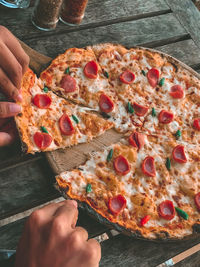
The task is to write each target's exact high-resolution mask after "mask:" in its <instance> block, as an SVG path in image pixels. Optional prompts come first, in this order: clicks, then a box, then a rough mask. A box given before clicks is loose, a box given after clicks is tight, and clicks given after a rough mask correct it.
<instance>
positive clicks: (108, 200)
mask: <svg viewBox="0 0 200 267" xmlns="http://www.w3.org/2000/svg"><path fill="white" fill-rule="evenodd" d="M22 88H23V94H24V95H23V96H24V99H25V101H24V102H23V106H22V108H23V109H22V114H21V115H19V116H17V118H16V120H17V125H18V128H19V130H20V134H21V136H22V140H23V142H24V143H25V144H26V146H27V147H28V152H31V153H34V152H36V151H41V150H43V151H48V150H54V149H57V148H64V147H68V146H71V145H75V144H78V143H81V142H88V141H90V140H91V139H92V138H93V137H96V136H98V135H100V134H102V133H104V132H105V131H106V130H108V129H110V128H111V127H113V128H114V129H115V130H116V131H117V132H120V133H122V134H123V135H124V137H123V138H122V139H121V141H120V142H118V143H114V144H112V145H111V146H109V147H103V149H102V151H97V152H94V153H92V154H90V155H89V158H88V160H87V161H86V162H85V164H83V165H81V166H79V167H77V168H76V169H73V170H66V171H65V172H63V173H61V174H59V175H58V176H57V177H56V181H57V188H58V189H59V190H60V191H61V192H62V194H63V195H64V196H65V197H66V198H71V199H76V200H78V201H79V203H80V205H81V206H82V207H85V208H86V209H87V210H88V211H89V212H90V213H91V214H93V215H95V216H96V217H97V218H98V219H99V220H100V221H102V222H104V223H106V224H108V225H112V226H114V227H115V228H116V229H117V230H119V231H122V232H126V233H128V234H130V235H133V236H137V237H140V238H141V237H143V238H146V239H181V238H183V237H186V236H190V235H191V234H192V233H195V232H200V182H199V178H200V80H199V76H198V74H196V73H195V72H194V71H193V70H192V69H190V68H189V67H187V66H186V65H184V64H183V63H181V62H179V61H177V60H175V59H174V58H172V57H170V56H168V55H165V54H163V53H160V52H158V51H155V50H152V49H146V48H141V47H135V48H131V49H127V48H125V47H123V46H121V45H117V44H100V45H94V46H89V47H86V48H70V49H68V50H66V51H65V53H63V54H61V55H59V56H58V57H57V58H55V59H54V60H53V61H52V62H51V64H50V65H49V67H48V68H47V69H45V70H44V71H43V72H42V73H41V75H40V78H36V76H35V75H34V74H33V73H32V72H31V71H30V70H29V72H28V73H27V77H25V78H24V85H23V86H22ZM38 95H39V96H38ZM41 95H42V96H41ZM49 99H51V100H49ZM40 105H41V106H43V105H44V106H45V107H42V108H41V106H40ZM77 121H78V123H77ZM94 126H95V127H94ZM65 132H67V133H68V134H65ZM69 133H70V134H69ZM35 135H36V137H35ZM47 135H48V137H47ZM38 140H39V141H38ZM49 140H50V141H51V142H50V141H49ZM46 143H47V144H48V147H45V144H46ZM38 144H39V145H38Z"/></svg>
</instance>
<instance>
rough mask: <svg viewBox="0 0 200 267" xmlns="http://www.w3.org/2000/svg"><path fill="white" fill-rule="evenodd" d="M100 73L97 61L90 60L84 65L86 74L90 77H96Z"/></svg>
mask: <svg viewBox="0 0 200 267" xmlns="http://www.w3.org/2000/svg"><path fill="white" fill-rule="evenodd" d="M97 73H98V65H97V63H96V62H95V61H93V60H92V61H90V62H88V63H87V64H86V65H85V67H84V74H85V76H86V77H88V78H89V79H96V78H97Z"/></svg>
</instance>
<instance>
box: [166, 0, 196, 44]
mask: <svg viewBox="0 0 200 267" xmlns="http://www.w3.org/2000/svg"><path fill="white" fill-rule="evenodd" d="M166 2H167V3H168V5H169V7H170V8H171V9H172V11H173V13H174V14H175V16H176V17H177V18H178V20H179V21H180V22H181V24H182V25H183V26H184V28H185V29H186V31H187V32H188V33H189V34H190V35H191V37H192V39H193V40H194V42H195V43H196V45H197V46H198V47H199V48H200V12H199V10H198V9H197V8H196V7H195V5H194V4H193V2H192V1H191V0H176V1H174V0H166Z"/></svg>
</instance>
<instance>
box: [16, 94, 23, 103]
mask: <svg viewBox="0 0 200 267" xmlns="http://www.w3.org/2000/svg"><path fill="white" fill-rule="evenodd" d="M16 101H19V102H22V95H21V94H18V96H17V97H16Z"/></svg>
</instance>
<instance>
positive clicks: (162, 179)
mask: <svg viewBox="0 0 200 267" xmlns="http://www.w3.org/2000/svg"><path fill="white" fill-rule="evenodd" d="M199 155H200V151H199V149H196V150H195V146H194V145H187V144H185V143H181V142H175V141H174V140H173V139H168V138H167V137H163V138H160V137H159V136H147V135H145V134H143V133H141V132H136V131H134V132H132V133H131V134H130V136H128V137H127V138H126V139H124V140H122V141H121V142H120V143H117V144H113V145H111V146H109V147H107V148H106V149H104V150H103V151H100V152H96V153H95V154H92V155H90V158H89V159H88V161H86V163H85V164H84V165H82V166H80V167H79V168H77V169H74V170H72V171H66V172H63V173H61V174H60V175H58V176H57V177H56V180H57V186H58V188H59V189H60V191H61V192H62V193H63V194H64V196H65V197H69V198H72V199H76V200H78V201H79V202H80V204H81V205H87V207H89V211H90V212H91V213H92V214H93V215H94V212H93V211H95V212H96V214H98V216H97V217H98V218H99V215H101V221H103V222H104V223H107V224H110V225H112V226H115V227H116V229H117V230H120V231H123V232H127V233H129V234H131V235H133V236H137V237H145V238H148V239H158V238H160V239H168V238H171V239H177V238H182V237H184V236H187V235H190V234H192V233H193V231H197V230H198V231H200V224H199V219H200V213H199V211H200V182H199V181H198V177H199V175H200V161H199V160H200V158H199V157H200V156H199Z"/></svg>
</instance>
